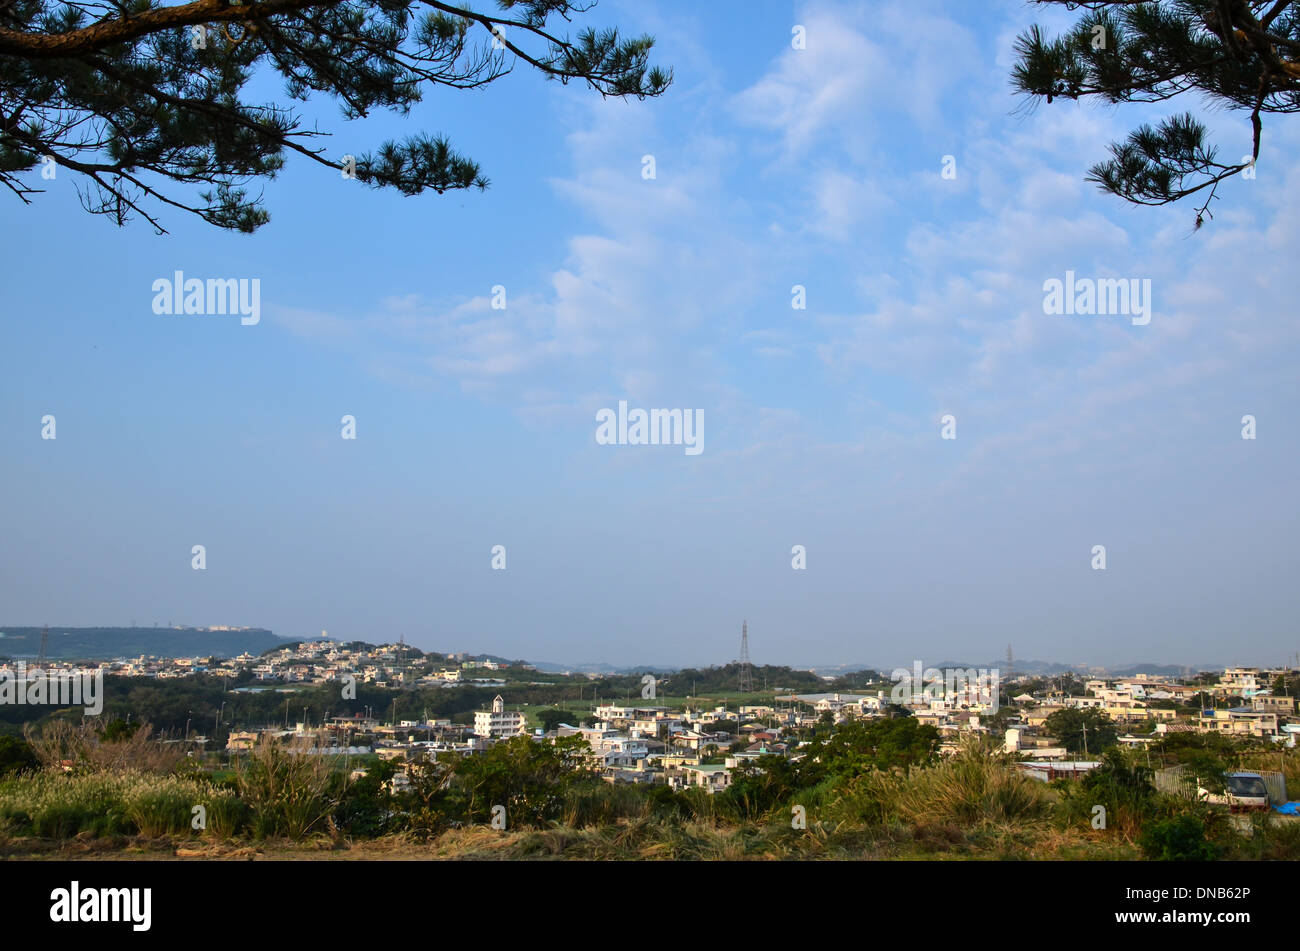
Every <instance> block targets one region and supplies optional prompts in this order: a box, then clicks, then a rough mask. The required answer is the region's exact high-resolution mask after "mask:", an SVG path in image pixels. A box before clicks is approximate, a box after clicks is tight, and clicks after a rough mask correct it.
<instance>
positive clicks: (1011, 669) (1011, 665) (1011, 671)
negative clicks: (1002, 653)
mask: <svg viewBox="0 0 1300 951" xmlns="http://www.w3.org/2000/svg"><path fill="white" fill-rule="evenodd" d="M1015 670H1016V660H1015V656H1014V655H1013V654H1012V653H1011V645H1010V644H1008V645H1007V672H1006V675H1005V676H1004V677H1003V679H1004V680H1006V681H1007V682H1008V683H1010V682H1011V678H1012V677H1013V676H1015Z"/></svg>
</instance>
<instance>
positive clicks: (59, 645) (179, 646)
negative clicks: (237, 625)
mask: <svg viewBox="0 0 1300 951" xmlns="http://www.w3.org/2000/svg"><path fill="white" fill-rule="evenodd" d="M42 630H43V628H39V627H0V656H5V657H12V658H14V659H26V658H33V657H36V656H37V655H38V654H39V653H40V650H41V631H42ZM285 643H286V641H285V640H284V639H283V638H279V637H276V636H275V635H274V634H272V633H271V632H270V631H268V630H266V629H265V628H261V627H248V628H242V629H238V630H226V631H212V630H207V629H205V628H197V627H51V628H50V639H49V644H48V646H47V647H46V650H45V656H46V657H49V658H51V659H56V660H111V659H112V658H115V657H139V656H140V655H141V654H154V655H156V656H159V657H200V656H201V657H208V656H216V657H235V656H237V655H239V654H242V653H244V652H245V651H247V652H248V653H250V654H260V653H262V651H264V650H266V649H267V648H270V647H280V646H282V645H284V644H285Z"/></svg>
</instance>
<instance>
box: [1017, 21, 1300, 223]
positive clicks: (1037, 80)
mask: <svg viewBox="0 0 1300 951" xmlns="http://www.w3.org/2000/svg"><path fill="white" fill-rule="evenodd" d="M1035 2H1036V3H1040V4H1051V5H1053V6H1058V7H1065V8H1067V9H1071V10H1073V9H1078V8H1082V9H1083V12H1082V13H1081V15H1080V16H1079V18H1078V20H1077V21H1076V22H1075V24H1074V26H1073V28H1072V29H1071V30H1069V31H1068V32H1067V33H1065V34H1064V35H1062V36H1059V37H1055V38H1049V37H1047V36H1046V35H1045V34H1044V33H1043V30H1042V29H1041V28H1040V27H1038V26H1034V27H1032V28H1031V29H1030V30H1029V31H1028V32H1026V33H1024V34H1022V35H1021V36H1020V37H1019V39H1018V40H1017V43H1016V55H1017V62H1016V65H1015V67H1014V69H1013V73H1012V84H1013V86H1014V88H1015V89H1016V90H1018V91H1019V92H1021V93H1024V94H1026V95H1028V96H1030V97H1032V98H1034V99H1039V98H1041V99H1044V100H1046V101H1047V102H1049V103H1050V102H1052V101H1053V100H1055V99H1074V100H1079V99H1095V100H1100V101H1103V102H1106V103H1127V102H1135V103H1164V102H1166V101H1169V100H1172V99H1175V98H1178V97H1180V96H1186V97H1188V98H1193V99H1197V100H1199V101H1201V102H1203V103H1204V104H1205V106H1206V107H1207V108H1222V109H1229V110H1240V111H1245V112H1248V113H1249V114H1250V123H1251V130H1252V139H1251V141H1252V143H1253V144H1252V148H1251V152H1250V154H1249V155H1245V156H1242V157H1240V158H1238V157H1237V156H1236V155H1233V156H1231V157H1229V158H1227V159H1221V158H1220V157H1219V154H1218V150H1217V148H1215V147H1214V146H1212V145H1211V144H1210V143H1209V142H1208V141H1207V136H1206V129H1205V126H1204V125H1202V124H1201V122H1199V121H1198V120H1197V119H1196V117H1195V116H1193V115H1192V114H1191V113H1190V112H1188V113H1183V114H1180V115H1173V116H1170V117H1169V118H1166V119H1164V120H1163V121H1161V122H1160V123H1159V124H1157V125H1156V126H1154V127H1152V126H1151V125H1147V124H1143V125H1141V126H1139V127H1138V128H1137V129H1135V130H1134V131H1133V132H1132V133H1130V135H1129V136H1128V138H1127V140H1125V141H1123V142H1119V143H1115V144H1113V145H1112V146H1111V148H1110V152H1111V157H1110V158H1109V159H1108V160H1106V161H1104V162H1101V163H1098V164H1097V165H1094V166H1093V167H1092V169H1091V170H1090V172H1089V173H1088V179H1089V180H1090V181H1093V182H1096V183H1097V184H1098V185H1100V186H1101V188H1102V189H1104V190H1105V191H1108V192H1110V193H1112V194H1114V195H1118V196H1119V197H1121V198H1124V199H1126V200H1127V201H1131V202H1134V203H1136V204H1143V205H1163V204H1167V203H1169V202H1173V201H1177V200H1179V199H1181V198H1185V197H1187V196H1188V195H1192V194H1195V193H1197V192H1200V191H1202V190H1203V189H1206V188H1208V189H1209V192H1208V193H1207V197H1206V198H1205V201H1204V203H1203V204H1202V205H1201V206H1200V207H1199V209H1198V211H1197V216H1196V224H1197V227H1200V225H1201V223H1202V220H1203V216H1204V215H1205V214H1207V213H1208V209H1209V203H1210V201H1211V200H1212V199H1213V198H1214V192H1215V189H1217V187H1218V185H1219V183H1220V182H1222V181H1223V180H1224V179H1225V178H1228V177H1230V176H1232V175H1236V174H1237V173H1239V172H1241V171H1242V170H1243V169H1246V168H1248V167H1250V166H1251V165H1253V163H1254V162H1255V160H1256V159H1258V158H1259V147H1260V139H1261V136H1262V130H1263V117H1264V116H1265V115H1269V114H1275V113H1291V112H1296V111H1300V10H1297V4H1296V2H1294V0H1145V2H1138V0H1108V2H1076V0H1035Z"/></svg>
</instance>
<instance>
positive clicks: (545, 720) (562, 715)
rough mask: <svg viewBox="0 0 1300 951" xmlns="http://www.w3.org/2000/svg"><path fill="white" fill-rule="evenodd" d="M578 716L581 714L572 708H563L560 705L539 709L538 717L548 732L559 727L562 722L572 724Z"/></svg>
mask: <svg viewBox="0 0 1300 951" xmlns="http://www.w3.org/2000/svg"><path fill="white" fill-rule="evenodd" d="M578 716H579V714H576V713H574V712H573V711H572V710H561V709H559V708H558V707H551V708H549V709H542V710H538V711H537V719H538V720H539V721H541V724H542V729H543V730H545V731H546V732H548V733H549V732H550V731H551V730H554V729H555V728H556V727H558V726H559V725H560V724H561V723H568V724H570V725H572V724H573V721H574V720H576V719H577V718H578Z"/></svg>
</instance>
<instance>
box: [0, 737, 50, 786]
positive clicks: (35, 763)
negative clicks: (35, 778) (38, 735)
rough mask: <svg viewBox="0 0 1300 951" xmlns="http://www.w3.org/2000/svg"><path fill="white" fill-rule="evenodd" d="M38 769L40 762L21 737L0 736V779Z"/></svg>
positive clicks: (29, 745)
mask: <svg viewBox="0 0 1300 951" xmlns="http://www.w3.org/2000/svg"><path fill="white" fill-rule="evenodd" d="M40 768H41V761H40V759H38V758H37V756H36V753H35V752H34V751H33V750H32V747H31V744H29V743H28V742H27V741H26V740H24V739H22V738H21V737H17V736H11V735H6V736H0V777H5V776H12V775H13V774H15V773H23V772H28V771H35V770H38V769H40Z"/></svg>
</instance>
